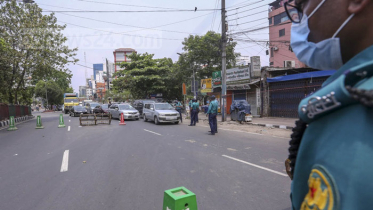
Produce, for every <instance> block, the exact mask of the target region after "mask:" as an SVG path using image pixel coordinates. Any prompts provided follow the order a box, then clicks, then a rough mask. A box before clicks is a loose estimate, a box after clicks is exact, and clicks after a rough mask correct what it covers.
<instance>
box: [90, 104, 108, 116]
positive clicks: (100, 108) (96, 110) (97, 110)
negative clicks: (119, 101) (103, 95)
mask: <svg viewBox="0 0 373 210" xmlns="http://www.w3.org/2000/svg"><path fill="white" fill-rule="evenodd" d="M108 110H109V105H108V104H102V105H99V106H96V107H95V108H94V109H93V113H94V114H97V113H108Z"/></svg>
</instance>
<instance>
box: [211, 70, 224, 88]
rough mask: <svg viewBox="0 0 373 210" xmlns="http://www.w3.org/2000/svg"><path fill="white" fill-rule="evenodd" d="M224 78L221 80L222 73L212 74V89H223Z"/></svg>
mask: <svg viewBox="0 0 373 210" xmlns="http://www.w3.org/2000/svg"><path fill="white" fill-rule="evenodd" d="M221 83H222V78H221V71H215V72H212V87H213V88H217V87H221Z"/></svg>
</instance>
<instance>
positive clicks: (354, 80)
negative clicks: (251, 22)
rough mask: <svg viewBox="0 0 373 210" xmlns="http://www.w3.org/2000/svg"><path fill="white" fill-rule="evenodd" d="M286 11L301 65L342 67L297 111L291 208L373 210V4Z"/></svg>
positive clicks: (329, 1) (334, 2)
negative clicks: (296, 13)
mask: <svg viewBox="0 0 373 210" xmlns="http://www.w3.org/2000/svg"><path fill="white" fill-rule="evenodd" d="M285 9H286V12H287V14H288V17H289V19H290V20H291V21H292V22H293V23H292V29H291V47H292V50H293V51H294V53H295V54H296V55H297V57H298V59H299V60H300V61H302V62H303V63H305V64H306V65H307V66H310V67H313V68H315V69H320V70H329V69H337V72H336V73H335V74H334V75H332V76H331V77H330V78H328V79H327V80H326V81H325V83H324V84H323V87H322V88H321V89H320V90H318V91H316V92H315V93H313V94H312V95H310V96H308V97H307V98H305V99H303V100H302V101H301V103H300V105H299V108H298V112H299V116H300V119H299V120H298V121H297V122H296V127H295V128H294V129H293V134H292V136H291V141H290V148H289V157H288V159H287V160H286V162H285V165H286V170H287V172H288V174H289V176H290V178H291V179H292V180H293V181H292V184H291V196H290V197H291V201H292V208H293V209H296V210H298V209H301V210H308V209H318V210H324V209H325V210H326V209H328V210H329V209H335V210H336V209H338V210H351V209H354V210H365V209H373V199H372V198H373V191H372V189H373V161H372V160H373V129H372V128H373V1H372V0H312V1H311V0H305V1H302V0H299V1H298V0H297V1H296V2H287V3H285ZM294 11H298V15H295V14H294Z"/></svg>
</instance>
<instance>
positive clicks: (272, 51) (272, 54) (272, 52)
mask: <svg viewBox="0 0 373 210" xmlns="http://www.w3.org/2000/svg"><path fill="white" fill-rule="evenodd" d="M271 57H274V50H273V47H271Z"/></svg>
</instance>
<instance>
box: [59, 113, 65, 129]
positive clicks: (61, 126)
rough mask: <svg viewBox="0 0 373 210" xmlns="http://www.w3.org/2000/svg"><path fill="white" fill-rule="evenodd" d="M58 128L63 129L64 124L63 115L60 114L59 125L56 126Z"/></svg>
mask: <svg viewBox="0 0 373 210" xmlns="http://www.w3.org/2000/svg"><path fill="white" fill-rule="evenodd" d="M58 127H59V128H64V127H65V123H64V121H63V115H62V114H60V124H59V125H58Z"/></svg>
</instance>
